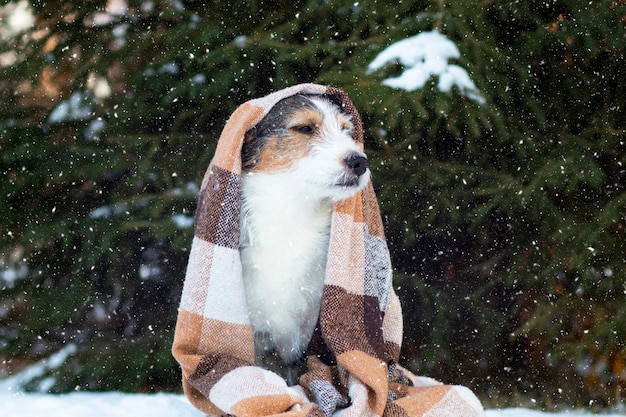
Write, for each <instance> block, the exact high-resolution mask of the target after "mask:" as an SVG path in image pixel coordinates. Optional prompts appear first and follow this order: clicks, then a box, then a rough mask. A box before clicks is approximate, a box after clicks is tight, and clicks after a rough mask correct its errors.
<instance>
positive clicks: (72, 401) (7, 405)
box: [0, 392, 618, 417]
mask: <svg viewBox="0 0 626 417" xmlns="http://www.w3.org/2000/svg"><path fill="white" fill-rule="evenodd" d="M0 404H2V416H3V417H41V416H46V417H86V416H89V417H128V416H133V417H204V415H205V414H204V413H202V412H201V411H199V410H197V409H195V408H194V407H193V406H192V405H191V404H190V403H189V402H188V401H187V399H186V398H185V397H184V396H183V395H180V394H166V393H159V394H128V393H122V392H103V393H96V392H73V393H70V394H60V395H53V394H25V393H3V392H0ZM486 415H487V417H573V416H578V417H592V416H600V414H589V413H584V412H576V411H573V412H562V413H545V412H540V411H533V410H529V409H526V408H508V409H504V410H487V412H486ZM602 416H604V417H618V414H612V415H608V414H607V415H602Z"/></svg>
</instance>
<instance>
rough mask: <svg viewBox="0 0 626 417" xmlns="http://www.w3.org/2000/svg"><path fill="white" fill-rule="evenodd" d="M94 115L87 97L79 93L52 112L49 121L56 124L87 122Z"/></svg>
mask: <svg viewBox="0 0 626 417" xmlns="http://www.w3.org/2000/svg"><path fill="white" fill-rule="evenodd" d="M92 113H93V112H92V109H91V105H90V103H89V99H88V98H87V95H86V94H85V93H82V92H78V91H77V92H75V93H73V94H72V95H71V96H70V98H69V99H67V100H64V101H62V102H61V103H59V104H58V105H57V106H56V107H55V108H54V110H52V112H51V113H50V115H49V116H48V121H49V122H50V123H53V124H55V123H61V122H65V121H76V120H87V119H89V118H91V116H92Z"/></svg>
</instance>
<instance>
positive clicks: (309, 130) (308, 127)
mask: <svg viewBox="0 0 626 417" xmlns="http://www.w3.org/2000/svg"><path fill="white" fill-rule="evenodd" d="M291 129H293V130H295V131H296V132H298V133H303V134H305V135H312V134H313V133H315V126H314V125H312V124H304V125H297V126H294V127H292V128H291Z"/></svg>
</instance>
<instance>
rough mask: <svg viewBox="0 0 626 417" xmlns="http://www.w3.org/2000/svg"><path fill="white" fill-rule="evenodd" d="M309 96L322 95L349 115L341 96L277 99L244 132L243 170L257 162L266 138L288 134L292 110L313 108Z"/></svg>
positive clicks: (304, 96) (301, 95) (307, 96)
mask: <svg viewBox="0 0 626 417" xmlns="http://www.w3.org/2000/svg"><path fill="white" fill-rule="evenodd" d="M309 97H322V98H325V99H327V100H329V101H330V102H331V103H333V104H335V105H337V107H339V109H340V110H341V112H342V113H345V114H346V115H349V113H347V112H346V111H345V109H344V105H343V102H342V101H341V97H339V96H338V95H334V94H324V95H319V96H318V95H305V94H296V95H295V96H291V97H287V98H284V99H282V100H281V101H279V102H278V103H276V104H275V105H274V107H272V108H271V109H270V111H269V113H268V114H267V115H265V117H264V118H263V119H261V121H260V122H259V123H258V124H257V125H256V126H255V127H253V128H252V129H250V130H248V131H247V132H246V136H245V137H244V141H243V148H242V149H241V162H242V167H243V169H244V171H245V170H251V169H254V167H255V166H256V164H257V162H258V155H259V154H260V153H261V150H262V149H263V147H264V146H265V143H266V142H267V140H268V139H269V138H270V137H272V136H279V137H280V136H284V135H287V134H289V132H288V131H287V126H286V124H287V118H288V117H289V116H290V115H291V114H293V112H294V111H296V110H299V109H302V108H309V109H314V108H315V106H314V105H313V103H311V101H310V100H309Z"/></svg>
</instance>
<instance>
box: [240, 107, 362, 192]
mask: <svg viewBox="0 0 626 417" xmlns="http://www.w3.org/2000/svg"><path fill="white" fill-rule="evenodd" d="M353 128H354V126H353V124H352V118H351V116H350V115H349V114H348V113H346V112H345V111H344V110H342V106H341V105H340V103H337V102H336V101H335V100H333V99H332V97H331V96H316V95H310V96H307V95H295V96H291V97H288V98H285V99H283V100H281V101H280V102H278V103H277V104H276V105H275V106H274V107H273V108H272V109H271V110H270V111H269V113H268V114H267V115H266V116H265V117H264V118H263V119H262V120H261V121H260V122H259V123H258V124H257V125H256V126H255V127H254V128H253V129H251V130H250V131H248V132H247V133H246V136H245V138H244V143H243V148H242V166H243V171H244V173H245V174H254V173H264V174H276V175H283V176H292V177H293V179H294V181H299V182H300V183H301V187H303V188H304V189H306V190H307V191H308V192H309V194H312V195H314V196H315V197H318V198H320V199H322V198H330V199H331V200H333V201H339V200H343V199H345V198H348V197H350V196H352V195H353V194H355V193H356V192H358V191H360V190H362V189H363V188H365V186H366V185H367V183H368V181H369V177H370V171H369V164H368V161H367V157H366V156H365V154H364V153H363V151H361V149H360V148H359V146H358V145H357V143H356V142H355V141H354V139H353V138H352V131H353Z"/></svg>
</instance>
